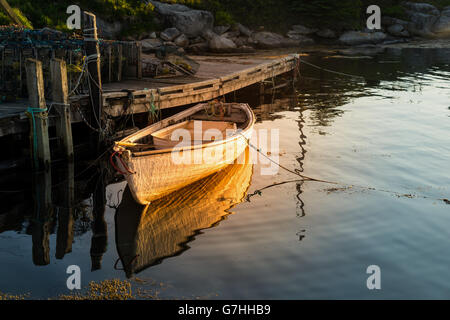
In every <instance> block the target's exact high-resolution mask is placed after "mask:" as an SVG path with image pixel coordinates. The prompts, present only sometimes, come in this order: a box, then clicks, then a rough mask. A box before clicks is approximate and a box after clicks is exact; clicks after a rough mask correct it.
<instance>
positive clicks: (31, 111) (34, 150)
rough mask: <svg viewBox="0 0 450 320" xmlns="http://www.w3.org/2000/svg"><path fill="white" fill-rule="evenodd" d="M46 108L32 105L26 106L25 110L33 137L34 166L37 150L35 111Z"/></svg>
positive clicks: (38, 111) (44, 110)
mask: <svg viewBox="0 0 450 320" xmlns="http://www.w3.org/2000/svg"><path fill="white" fill-rule="evenodd" d="M47 110H48V109H47V108H33V107H28V108H27V110H26V112H27V114H29V115H30V117H31V123H32V130H30V133H31V134H32V139H33V161H34V164H35V166H36V167H37V166H38V158H37V156H36V154H37V150H38V141H37V134H36V119H35V113H40V112H46V111H47Z"/></svg>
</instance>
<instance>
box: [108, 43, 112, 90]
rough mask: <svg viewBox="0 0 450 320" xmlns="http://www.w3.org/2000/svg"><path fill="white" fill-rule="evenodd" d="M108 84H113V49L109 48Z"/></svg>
mask: <svg viewBox="0 0 450 320" xmlns="http://www.w3.org/2000/svg"><path fill="white" fill-rule="evenodd" d="M108 82H109V83H111V82H112V47H111V46H109V47H108Z"/></svg>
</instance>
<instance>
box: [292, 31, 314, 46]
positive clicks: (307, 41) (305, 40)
mask: <svg viewBox="0 0 450 320" xmlns="http://www.w3.org/2000/svg"><path fill="white" fill-rule="evenodd" d="M287 36H288V38H289V39H292V40H295V41H297V42H298V43H299V44H313V43H314V40H313V39H311V38H309V37H307V36H304V35H301V34H297V33H295V34H288V35H287Z"/></svg>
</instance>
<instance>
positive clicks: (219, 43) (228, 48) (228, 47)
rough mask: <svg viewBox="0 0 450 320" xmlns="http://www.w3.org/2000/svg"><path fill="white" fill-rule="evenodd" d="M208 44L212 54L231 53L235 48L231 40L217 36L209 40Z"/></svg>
mask: <svg viewBox="0 0 450 320" xmlns="http://www.w3.org/2000/svg"><path fill="white" fill-rule="evenodd" d="M208 44H209V49H210V50H211V51H212V52H233V51H234V50H235V49H236V48H237V46H236V44H235V43H234V42H233V41H232V40H230V39H228V38H226V37H224V36H218V35H216V36H215V37H213V38H212V39H211V40H209V43H208Z"/></svg>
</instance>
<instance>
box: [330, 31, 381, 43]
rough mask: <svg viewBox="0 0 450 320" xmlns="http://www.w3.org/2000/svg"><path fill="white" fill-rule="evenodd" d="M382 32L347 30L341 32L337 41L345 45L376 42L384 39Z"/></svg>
mask: <svg viewBox="0 0 450 320" xmlns="http://www.w3.org/2000/svg"><path fill="white" fill-rule="evenodd" d="M386 37H387V36H386V34H385V33H384V32H370V33H369V32H359V31H348V32H345V33H343V34H342V35H341V36H340V38H339V41H340V42H342V43H344V44H347V45H360V44H376V43H380V42H382V41H384V40H385V39H386Z"/></svg>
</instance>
